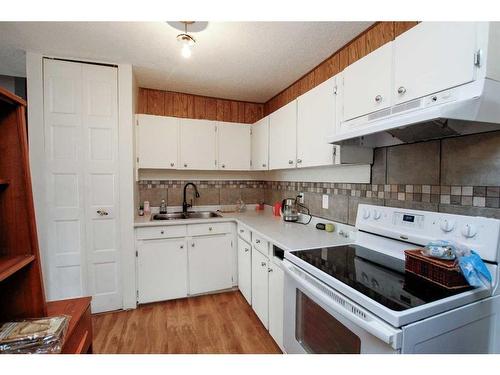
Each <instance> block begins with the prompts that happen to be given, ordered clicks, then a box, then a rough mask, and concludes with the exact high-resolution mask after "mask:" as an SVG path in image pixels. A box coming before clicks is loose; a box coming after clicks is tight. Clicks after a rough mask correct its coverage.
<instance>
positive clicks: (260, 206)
mask: <svg viewBox="0 0 500 375" xmlns="http://www.w3.org/2000/svg"><path fill="white" fill-rule="evenodd" d="M263 210H264V203H258V204H257V205H256V206H255V211H263Z"/></svg>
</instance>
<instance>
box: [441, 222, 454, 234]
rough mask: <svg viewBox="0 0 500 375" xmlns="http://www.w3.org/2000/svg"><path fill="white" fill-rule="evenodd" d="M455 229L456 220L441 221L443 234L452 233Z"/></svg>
mask: <svg viewBox="0 0 500 375" xmlns="http://www.w3.org/2000/svg"><path fill="white" fill-rule="evenodd" d="M453 229H455V221H454V220H449V219H443V220H441V230H442V231H443V232H451V231H452V230H453Z"/></svg>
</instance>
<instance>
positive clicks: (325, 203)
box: [323, 194, 328, 210]
mask: <svg viewBox="0 0 500 375" xmlns="http://www.w3.org/2000/svg"><path fill="white" fill-rule="evenodd" d="M323 208H324V209H325V210H328V194H323Z"/></svg>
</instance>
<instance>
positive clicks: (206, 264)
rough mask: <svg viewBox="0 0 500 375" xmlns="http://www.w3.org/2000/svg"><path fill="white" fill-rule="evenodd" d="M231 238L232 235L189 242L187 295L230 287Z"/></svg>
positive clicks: (231, 266) (198, 238) (199, 238)
mask: <svg viewBox="0 0 500 375" xmlns="http://www.w3.org/2000/svg"><path fill="white" fill-rule="evenodd" d="M232 238H233V235H232V234H223V235H217V236H200V237H193V238H192V239H191V240H190V241H189V246H188V247H189V250H188V254H189V294H199V293H205V292H212V291H216V290H222V289H228V288H231V287H232V283H233V280H232V269H233V259H234V257H233V256H232V251H231V249H232Z"/></svg>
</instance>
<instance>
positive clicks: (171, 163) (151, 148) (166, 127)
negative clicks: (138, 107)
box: [136, 115, 179, 169]
mask: <svg viewBox="0 0 500 375" xmlns="http://www.w3.org/2000/svg"><path fill="white" fill-rule="evenodd" d="M136 134H137V137H136V143H137V157H138V161H137V167H138V168H162V169H175V168H177V167H178V166H177V156H178V145H179V119H177V118H174V117H165V116H152V115H137V133H136Z"/></svg>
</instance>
